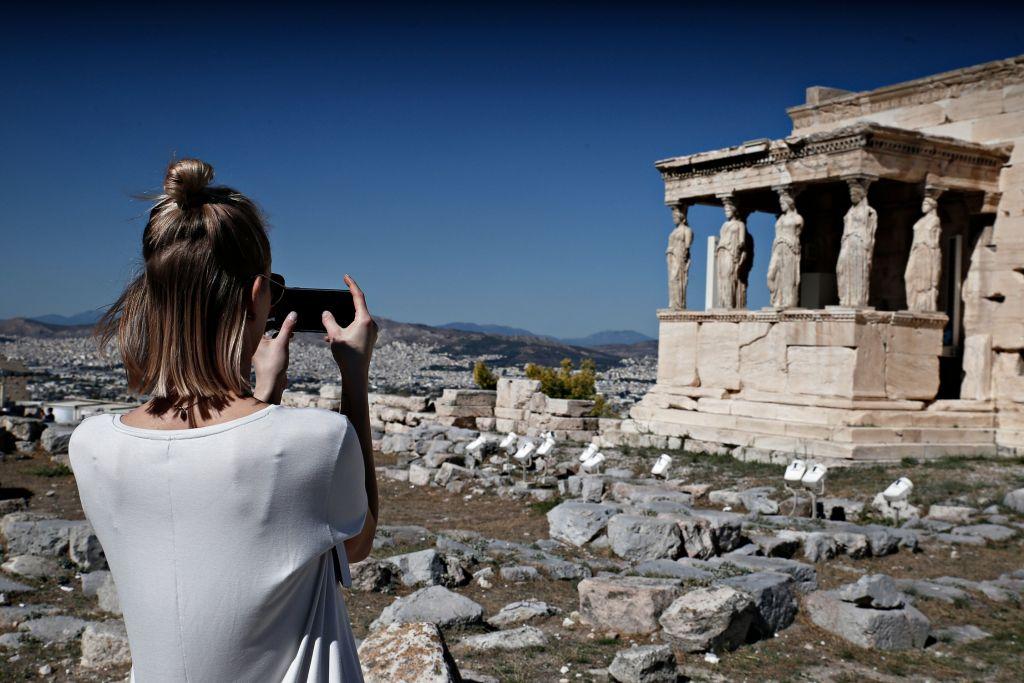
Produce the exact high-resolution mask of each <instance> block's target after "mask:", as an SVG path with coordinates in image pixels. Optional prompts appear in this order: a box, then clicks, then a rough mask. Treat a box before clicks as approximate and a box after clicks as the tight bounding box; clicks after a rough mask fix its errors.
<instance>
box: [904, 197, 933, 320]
mask: <svg viewBox="0 0 1024 683" xmlns="http://www.w3.org/2000/svg"><path fill="white" fill-rule="evenodd" d="M938 207H939V203H938V200H937V199H936V197H934V196H928V197H925V198H924V201H923V202H922V204H921V212H922V213H924V215H923V216H921V218H920V219H918V221H917V222H916V223H914V242H913V244H912V245H911V247H910V258H909V259H908V260H907V270H906V273H904V275H903V281H904V283H905V286H906V289H907V309H908V310H911V311H924V312H932V311H936V310H938V306H939V276H940V275H941V273H942V246H941V245H940V244H939V239H940V238H941V236H942V223H941V221H940V220H939V210H938Z"/></svg>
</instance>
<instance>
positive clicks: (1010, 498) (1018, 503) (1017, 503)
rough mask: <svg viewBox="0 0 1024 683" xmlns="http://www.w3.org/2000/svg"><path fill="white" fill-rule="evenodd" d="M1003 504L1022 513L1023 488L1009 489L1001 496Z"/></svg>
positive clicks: (1023, 507) (1023, 506) (1023, 510)
mask: <svg viewBox="0 0 1024 683" xmlns="http://www.w3.org/2000/svg"><path fill="white" fill-rule="evenodd" d="M1003 506H1004V507H1008V508H1010V509H1011V510H1013V511H1014V512H1017V513H1020V514H1022V515H1024V489H1017V490H1015V491H1010V492H1009V493H1007V494H1006V496H1005V497H1003Z"/></svg>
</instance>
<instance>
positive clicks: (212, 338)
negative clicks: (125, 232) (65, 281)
mask: <svg viewBox="0 0 1024 683" xmlns="http://www.w3.org/2000/svg"><path fill="white" fill-rule="evenodd" d="M212 180H213V167H212V166H210V165H209V164H207V163H205V162H203V161H200V160H199V159H181V160H180V161H175V162H172V163H171V164H170V166H168V168H167V175H166V177H165V178H164V192H163V194H160V195H158V196H156V197H154V200H155V204H154V206H153V208H152V209H151V210H150V212H149V220H148V222H147V223H146V228H145V230H143V232H142V258H143V266H142V269H141V272H140V273H139V274H138V276H137V277H135V279H134V280H132V282H131V283H130V284H129V285H128V286H127V287H126V288H125V290H124V292H122V294H121V296H120V297H119V298H118V299H117V301H116V302H115V303H114V304H113V306H111V307H110V308H109V309H108V310H107V312H106V314H105V315H104V316H103V318H102V319H101V320H100V321H99V323H98V324H97V326H96V334H97V336H98V338H99V339H100V343H101V345H102V346H103V347H106V346H107V345H108V344H110V343H111V341H113V340H115V339H116V341H117V346H118V348H119V350H120V352H121V360H122V362H123V363H124V369H125V373H126V375H127V378H128V388H129V389H130V390H131V391H133V392H137V393H139V394H149V395H151V396H152V397H153V398H156V399H161V400H163V402H164V403H165V405H166V407H168V408H175V409H178V410H181V411H183V412H187V413H188V415H189V418H190V422H194V413H193V407H196V406H198V407H199V409H200V410H204V409H205V408H207V407H208V406H210V405H211V404H216V403H217V402H218V401H222V400H223V399H224V398H226V397H227V396H228V395H229V394H232V393H233V394H235V395H247V394H248V393H250V392H251V387H250V383H249V378H248V377H243V376H242V373H241V366H242V354H243V350H244V346H245V339H244V337H245V335H244V332H245V319H246V310H247V302H248V299H249V296H250V292H251V291H252V284H253V278H255V277H256V276H258V275H260V274H263V273H266V272H267V271H268V270H269V268H270V241H269V240H268V239H267V230H266V225H265V222H264V218H263V215H262V214H261V212H260V210H259V209H258V208H257V206H256V205H255V204H254V203H253V202H252V201H250V200H249V199H248V198H247V197H246V196H245V195H243V194H241V193H239V192H238V191H236V190H233V189H231V188H229V187H223V186H210V185H209V183H210V181H212Z"/></svg>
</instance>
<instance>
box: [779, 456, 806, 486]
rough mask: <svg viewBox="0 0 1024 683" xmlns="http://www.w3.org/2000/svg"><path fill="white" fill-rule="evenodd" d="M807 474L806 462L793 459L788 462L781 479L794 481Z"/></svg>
mask: <svg viewBox="0 0 1024 683" xmlns="http://www.w3.org/2000/svg"><path fill="white" fill-rule="evenodd" d="M805 474H807V463H806V462H804V461H803V460H794V461H793V462H791V463H789V467H787V468H786V473H785V475H783V479H784V480H786V481H788V482H793V483H796V482H798V481H800V480H801V479H803V478H804V475H805Z"/></svg>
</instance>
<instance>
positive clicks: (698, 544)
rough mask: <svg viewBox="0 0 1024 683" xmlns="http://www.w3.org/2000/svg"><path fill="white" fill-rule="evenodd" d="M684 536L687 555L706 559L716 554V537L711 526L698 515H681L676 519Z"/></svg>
mask: <svg viewBox="0 0 1024 683" xmlns="http://www.w3.org/2000/svg"><path fill="white" fill-rule="evenodd" d="M676 524H677V525H678V526H679V533H680V534H681V536H682V538H683V548H684V549H685V551H686V556H687V557H696V558H699V559H702V560H706V559H707V558H709V557H714V555H715V537H714V535H713V534H712V531H711V527H710V526H708V525H707V524H705V523H704V522H702V521H701V520H699V519H697V518H696V517H680V518H678V519H677V520H676Z"/></svg>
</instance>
